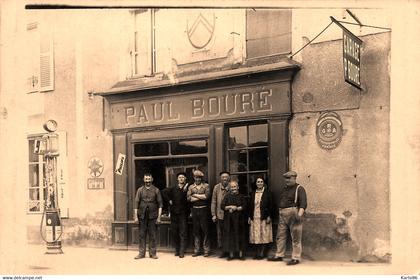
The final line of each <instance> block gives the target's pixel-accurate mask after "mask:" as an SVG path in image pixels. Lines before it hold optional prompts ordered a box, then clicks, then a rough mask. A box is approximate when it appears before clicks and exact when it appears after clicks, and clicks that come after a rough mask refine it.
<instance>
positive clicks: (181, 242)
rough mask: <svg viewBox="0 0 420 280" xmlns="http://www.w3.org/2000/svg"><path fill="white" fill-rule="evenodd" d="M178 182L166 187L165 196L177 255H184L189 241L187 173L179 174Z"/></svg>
mask: <svg viewBox="0 0 420 280" xmlns="http://www.w3.org/2000/svg"><path fill="white" fill-rule="evenodd" d="M177 180H178V184H177V185H176V186H173V187H171V188H167V189H165V190H164V191H163V192H162V193H163V197H164V198H165V200H167V201H168V202H169V205H170V215H171V232H172V237H173V240H174V243H175V256H179V257H180V258H183V257H184V253H185V247H186V242H187V218H188V212H189V211H188V201H187V191H188V183H187V182H186V181H187V174H185V173H184V172H181V173H178V174H177Z"/></svg>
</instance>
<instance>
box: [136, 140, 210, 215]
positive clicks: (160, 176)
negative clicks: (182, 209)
mask: <svg viewBox="0 0 420 280" xmlns="http://www.w3.org/2000/svg"><path fill="white" fill-rule="evenodd" d="M208 142H209V141H208V137H206V138H204V137H198V138H185V139H176V140H175V139H174V140H164V141H142V142H135V143H133V144H132V148H133V171H134V172H133V177H134V178H133V182H134V184H133V185H132V186H131V188H132V195H133V199H134V197H135V194H136V191H137V189H138V188H139V187H141V186H142V185H143V176H144V174H146V173H150V174H152V176H153V179H154V180H153V184H154V185H155V186H156V187H157V188H159V189H160V190H161V191H163V190H164V189H165V188H170V187H174V186H176V184H177V178H176V175H177V174H178V173H179V172H186V174H187V183H188V184H191V183H193V171H194V170H195V169H199V170H201V171H203V173H204V174H205V177H204V180H205V181H208V152H209V148H208V147H209V145H208ZM131 202H132V204H131V205H132V206H131V207H134V201H133V200H131ZM168 210H169V209H168V205H167V202H166V201H164V205H163V214H164V215H163V218H164V217H166V216H167V214H168Z"/></svg>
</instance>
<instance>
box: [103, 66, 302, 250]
mask: <svg viewBox="0 0 420 280" xmlns="http://www.w3.org/2000/svg"><path fill="white" fill-rule="evenodd" d="M298 69H299V67H298V66H297V65H292V64H290V65H285V64H282V65H275V67H267V66H265V67H264V69H263V70H265V71H264V72H259V73H246V74H242V73H240V74H239V75H238V74H236V73H235V72H227V73H224V74H225V76H221V79H219V80H215V79H213V80H209V81H204V82H199V83H197V82H196V81H194V80H191V82H186V83H185V85H181V86H176V87H172V86H171V87H165V86H164V87H160V88H156V89H148V90H141V89H140V90H136V91H132V92H124V93H121V92H118V91H117V92H115V91H114V92H112V93H110V94H106V95H104V96H105V98H106V99H107V100H108V104H109V112H110V125H111V127H112V134H113V143H114V158H115V159H117V158H119V157H121V155H123V156H124V157H125V156H126V161H125V163H124V165H123V167H122V168H120V166H114V167H115V169H116V170H117V169H119V168H120V171H121V172H120V173H121V175H119V174H115V176H114V178H115V179H114V180H115V183H114V187H115V189H114V194H115V199H114V209H115V221H114V223H113V226H112V228H113V230H112V234H113V242H114V246H116V247H118V246H122V247H124V246H135V245H136V244H137V242H138V233H137V231H138V227H137V223H135V222H134V221H133V213H134V211H133V202H134V196H135V192H136V190H137V188H138V187H140V186H141V185H142V179H143V174H144V173H145V172H150V173H151V174H152V175H153V177H154V182H155V185H156V186H157V187H159V188H160V189H161V190H163V189H164V188H168V187H172V186H174V185H175V184H176V174H177V173H178V172H180V171H184V172H186V173H187V177H188V180H189V182H190V183H192V171H193V170H194V169H199V170H201V171H203V172H204V174H205V178H204V179H205V181H207V182H208V183H209V184H210V186H211V187H213V186H214V185H215V184H217V183H218V174H219V173H220V172H221V171H223V170H228V171H229V172H230V173H231V175H232V178H235V179H237V180H239V182H240V191H241V193H243V194H244V195H246V196H248V195H249V194H250V192H251V191H252V186H253V184H254V183H255V180H256V176H263V177H264V178H265V180H266V181H267V183H268V185H269V186H270V188H271V190H272V191H273V193H274V194H275V193H276V190H278V189H279V187H280V186H281V183H282V178H281V174H282V173H283V172H285V171H286V169H287V161H288V137H289V135H288V122H289V119H290V116H291V106H290V105H291V100H290V97H291V92H290V89H291V81H292V78H293V75H294V74H295V72H296V71H298ZM229 76H232V77H229ZM226 77H228V78H226ZM116 165H118V161H116ZM276 199H278V197H277V196H276ZM164 213H167V206H165V207H164ZM168 223H169V221H168ZM165 225H166V223H165V220H164V222H163V224H162V225H161V227H160V246H161V247H170V246H171V245H170V234H169V231H168V227H167V225H166V226H165Z"/></svg>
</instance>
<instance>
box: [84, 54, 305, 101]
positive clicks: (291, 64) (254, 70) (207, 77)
mask: <svg viewBox="0 0 420 280" xmlns="http://www.w3.org/2000/svg"><path fill="white" fill-rule="evenodd" d="M300 68H301V64H300V63H298V62H297V61H295V60H292V59H288V60H287V61H280V62H276V63H271V64H263V65H258V66H252V67H242V68H236V69H229V70H222V71H215V72H207V73H201V74H197V75H188V76H184V77H179V78H177V77H176V76H175V77H173V78H172V79H170V78H167V79H159V80H158V79H155V80H152V81H146V79H149V80H150V77H148V78H143V79H138V82H137V83H136V82H135V81H134V84H133V85H127V86H117V85H118V84H120V83H124V82H125V81H119V82H118V83H117V84H115V85H114V87H112V88H110V89H109V90H105V91H101V92H93V95H100V96H108V95H114V94H122V93H131V92H135V91H144V90H150V89H158V88H168V87H173V86H180V85H188V84H195V83H201V82H209V81H217V80H222V79H229V78H235V77H240V76H245V75H250V74H251V75H252V74H258V73H264V72H272V71H281V70H292V71H294V72H297V71H298V70H300ZM131 81H132V80H131ZM132 82H133V81H132ZM91 94H92V93H91Z"/></svg>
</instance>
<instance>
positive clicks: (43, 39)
mask: <svg viewBox="0 0 420 280" xmlns="http://www.w3.org/2000/svg"><path fill="white" fill-rule="evenodd" d="M29 32H33V33H32V34H30V33H29ZM26 36H27V39H29V41H31V40H35V42H33V44H34V46H36V49H35V50H34V51H33V53H29V54H28V57H27V59H28V60H30V62H31V65H30V67H31V68H32V69H28V72H27V73H25V74H26V75H25V85H26V86H27V88H26V89H25V92H26V93H27V94H33V93H37V92H48V91H53V90H54V87H55V66H54V39H53V34H52V32H51V30H50V29H49V28H47V27H45V24H44V25H41V24H40V22H37V21H34V22H29V23H27V24H26ZM42 46H44V47H45V46H48V50H46V51H45V50H44V49H43V48H42ZM29 75H31V76H29ZM30 79H32V84H33V83H34V80H35V79H36V84H35V85H34V84H33V85H32V87H30V86H29V80H30ZM43 81H49V84H46V85H42V83H43Z"/></svg>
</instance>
